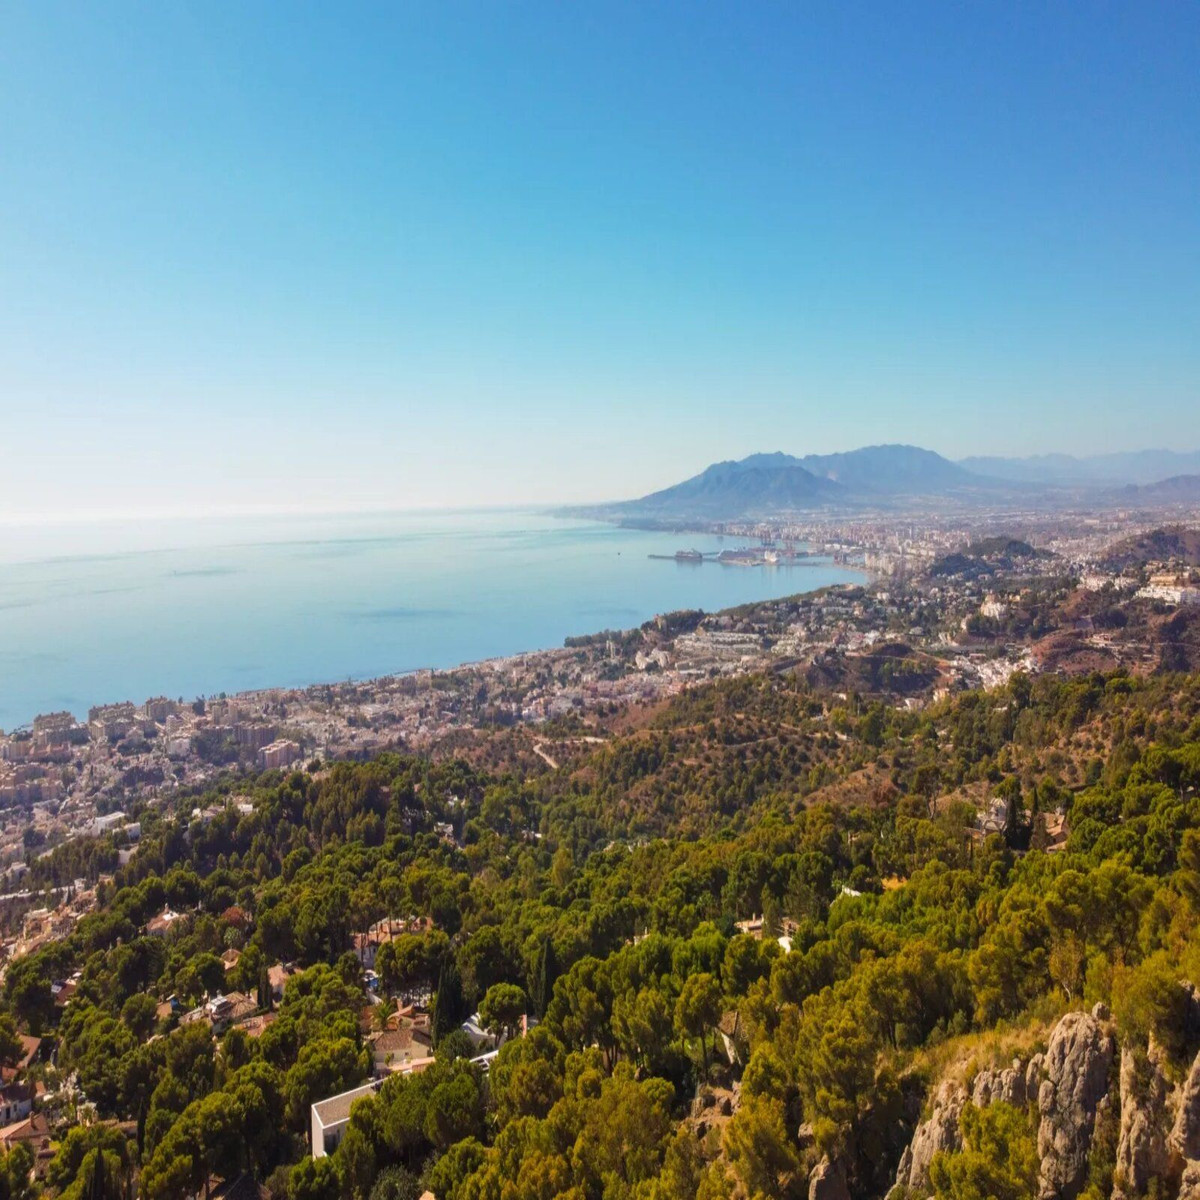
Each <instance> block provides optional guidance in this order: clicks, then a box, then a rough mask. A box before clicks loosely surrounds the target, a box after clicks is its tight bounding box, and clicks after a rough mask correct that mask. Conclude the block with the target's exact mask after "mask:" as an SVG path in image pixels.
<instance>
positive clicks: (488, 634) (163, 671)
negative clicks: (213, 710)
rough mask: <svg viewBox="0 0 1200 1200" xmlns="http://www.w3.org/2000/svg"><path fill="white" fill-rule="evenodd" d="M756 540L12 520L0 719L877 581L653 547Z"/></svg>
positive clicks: (6, 555)
mask: <svg viewBox="0 0 1200 1200" xmlns="http://www.w3.org/2000/svg"><path fill="white" fill-rule="evenodd" d="M747 544H749V543H748V542H747V540H746V539H742V538H733V537H719V536H715V535H702V534H694V533H671V532H647V531H642V530H633V529H623V528H618V527H615V526H612V525H606V524H600V523H596V522H593V521H584V520H574V519H563V518H559V517H556V516H551V515H548V514H545V513H539V512H530V511H513V510H487V511H477V512H407V513H370V514H336V515H328V516H313V515H303V516H301V515H287V516H254V517H228V516H224V517H219V518H218V517H211V518H190V519H186V520H160V521H137V522H130V521H116V520H113V521H105V520H96V521H89V522H85V523H80V524H69V523H68V524H64V523H56V524H42V525H32V524H24V525H22V524H9V525H0V729H4V730H8V731H11V730H13V729H15V728H18V727H20V726H21V725H24V724H27V723H28V722H29V721H31V720H32V719H33V717H34V716H35V715H37V714H38V713H45V712H55V711H59V710H63V709H66V710H69V711H70V712H72V713H74V714H75V715H76V716H77V717H83V716H85V715H86V713H87V710H88V708H89V706H91V705H95V704H103V703H109V702H112V701H117V700H134V701H136V702H141V701H142V700H145V699H146V698H147V697H150V696H158V695H167V696H170V697H173V698H180V697H182V698H185V699H188V700H190V699H193V698H195V697H196V696H213V695H218V694H220V693H223V692H224V693H234V692H240V691H246V690H251V689H256V688H264V687H301V686H305V685H307V684H312V683H320V682H334V681H340V680H346V679H365V678H371V677H375V676H380V675H389V674H395V673H399V672H403V671H409V670H414V669H418V668H422V667H436V668H446V667H452V666H457V665H459V664H461V663H464V662H473V661H478V660H480V659H485V658H493V657H497V656H503V655H509V654H515V653H518V652H520V651H527V650H540V649H548V648H551V647H555V646H561V645H562V643H563V639H564V638H565V637H567V636H569V635H572V634H586V633H592V632H597V631H600V630H603V629H625V628H629V627H631V626H635V625H638V624H640V623H641V622H643V621H645V620H648V619H649V618H651V617H653V616H654V615H655V614H657V613H662V612H669V611H672V610H675V609H682V608H693V609H696V608H699V609H703V610H705V611H707V612H712V611H715V610H717V609H722V608H728V607H730V606H732V605H737V604H743V603H746V602H748V601H753V600H763V599H770V598H777V597H780V596H787V595H792V594H795V593H799V592H807V591H813V590H815V589H817V588H822V587H826V586H828V585H830V584H836V583H845V582H858V581H861V579H862V576H861V575H860V574H859V573H858V572H855V571H853V570H848V569H846V568H843V567H840V566H838V565H836V564H834V563H833V562H831V561H830V560H828V559H810V560H807V561H805V562H804V563H803V565H800V564H796V565H780V566H766V567H736V566H723V565H720V564H718V563H715V562H711V561H710V562H704V563H701V564H697V563H690V562H676V561H673V560H668V561H664V560H661V559H655V558H651V557H650V556H651V555H655V554H658V555H668V556H671V555H674V553H675V552H676V551H677V550H690V549H696V550H700V551H704V552H711V551H719V550H723V549H731V548H736V547H738V546H743V545H747Z"/></svg>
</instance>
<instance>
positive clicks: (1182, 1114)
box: [1170, 1054, 1200, 1159]
mask: <svg viewBox="0 0 1200 1200" xmlns="http://www.w3.org/2000/svg"><path fill="white" fill-rule="evenodd" d="M1170 1146H1171V1149H1172V1150H1174V1151H1175V1153H1176V1154H1178V1155H1180V1156H1181V1157H1182V1158H1190V1159H1200V1054H1197V1055H1196V1058H1195V1061H1193V1063H1192V1068H1191V1070H1190V1071H1188V1075H1187V1079H1185V1080H1184V1082H1183V1087H1182V1088H1181V1089H1180V1093H1179V1109H1178V1111H1177V1112H1176V1114H1175V1124H1174V1125H1173V1126H1172V1128H1171V1137H1170Z"/></svg>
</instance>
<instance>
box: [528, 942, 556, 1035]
mask: <svg viewBox="0 0 1200 1200" xmlns="http://www.w3.org/2000/svg"><path fill="white" fill-rule="evenodd" d="M557 978H558V959H557V958H555V956H554V943H553V942H552V941H551V940H550V935H549V934H548V933H547V934H543V935H542V948H541V951H540V953H539V954H538V961H537V968H536V970H535V971H534V976H533V1003H534V1005H535V1006H536V1008H537V1014H538V1016H539V1017H544V1016H545V1015H546V1009H547V1008H549V1007H550V999H551V997H552V996H553V995H554V981H555V980H556V979H557Z"/></svg>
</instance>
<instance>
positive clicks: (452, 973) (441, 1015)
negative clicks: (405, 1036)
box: [431, 954, 467, 1046]
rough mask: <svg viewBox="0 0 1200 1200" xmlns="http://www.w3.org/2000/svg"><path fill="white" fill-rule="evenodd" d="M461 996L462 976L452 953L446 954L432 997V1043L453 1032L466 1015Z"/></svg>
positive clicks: (464, 1003)
mask: <svg viewBox="0 0 1200 1200" xmlns="http://www.w3.org/2000/svg"><path fill="white" fill-rule="evenodd" d="M465 1009H466V1001H465V1000H464V998H463V989H462V976H461V975H459V973H458V963H456V962H455V961H454V955H453V954H447V955H446V960H445V962H443V963H442V970H441V973H440V974H439V975H438V985H437V991H436V992H435V993H434V997H433V1021H432V1030H431V1032H432V1033H433V1044H434V1045H435V1046H436V1045H437V1044H438V1043H439V1042H440V1041H441V1040H442V1038H443V1037H445V1036H446V1034H448V1033H453V1032H454V1030H456V1029H457V1028H458V1027H459V1026H460V1025H461V1024H462V1022H463V1019H464V1018H465V1017H466V1016H467V1013H466V1011H465Z"/></svg>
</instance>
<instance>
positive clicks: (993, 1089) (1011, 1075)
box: [971, 1058, 1027, 1108]
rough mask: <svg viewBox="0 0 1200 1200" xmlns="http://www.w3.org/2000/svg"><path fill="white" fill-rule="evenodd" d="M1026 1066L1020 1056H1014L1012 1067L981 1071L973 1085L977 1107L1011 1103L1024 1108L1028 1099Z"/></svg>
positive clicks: (972, 1100)
mask: <svg viewBox="0 0 1200 1200" xmlns="http://www.w3.org/2000/svg"><path fill="white" fill-rule="evenodd" d="M1026 1095H1027V1092H1026V1088H1025V1068H1024V1067H1023V1066H1022V1065H1021V1060H1020V1059H1019V1058H1014V1059H1013V1061H1012V1066H1011V1067H1005V1068H1004V1069H1003V1070H999V1071H980V1072H979V1074H978V1075H976V1076H975V1082H974V1083H973V1084H972V1085H971V1103H972V1104H974V1105H975V1107H976V1108H985V1107H987V1105H989V1104H996V1103H1002V1104H1011V1105H1012V1106H1013V1107H1014V1108H1023V1107H1024V1106H1025V1099H1026Z"/></svg>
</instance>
